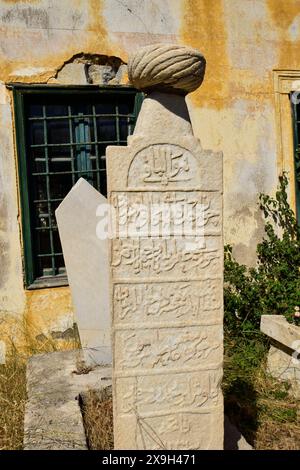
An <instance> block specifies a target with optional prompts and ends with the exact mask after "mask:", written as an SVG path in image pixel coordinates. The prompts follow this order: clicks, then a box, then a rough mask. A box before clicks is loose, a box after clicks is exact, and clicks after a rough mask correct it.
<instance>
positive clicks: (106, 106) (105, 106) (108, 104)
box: [95, 99, 116, 114]
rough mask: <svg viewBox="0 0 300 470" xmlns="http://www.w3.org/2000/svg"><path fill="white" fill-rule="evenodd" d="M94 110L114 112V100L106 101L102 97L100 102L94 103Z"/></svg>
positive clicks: (100, 112)
mask: <svg viewBox="0 0 300 470" xmlns="http://www.w3.org/2000/svg"><path fill="white" fill-rule="evenodd" d="M95 112H96V114H115V113H116V105H115V102H114V100H112V101H108V100H105V99H103V101H102V102H101V103H97V104H96V105H95Z"/></svg>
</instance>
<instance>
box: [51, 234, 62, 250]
mask: <svg viewBox="0 0 300 470" xmlns="http://www.w3.org/2000/svg"><path fill="white" fill-rule="evenodd" d="M53 247H54V253H62V247H61V243H60V238H59V233H58V230H53Z"/></svg>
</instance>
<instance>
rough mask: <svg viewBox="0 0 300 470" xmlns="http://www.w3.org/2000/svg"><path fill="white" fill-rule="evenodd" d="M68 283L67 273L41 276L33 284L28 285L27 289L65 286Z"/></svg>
mask: <svg viewBox="0 0 300 470" xmlns="http://www.w3.org/2000/svg"><path fill="white" fill-rule="evenodd" d="M68 285H69V282H68V278H67V276H65V275H64V276H56V277H50V276H49V277H40V278H37V279H36V280H35V281H34V282H33V283H32V284H30V285H29V286H27V290H34V289H47V288H49V287H64V286H68Z"/></svg>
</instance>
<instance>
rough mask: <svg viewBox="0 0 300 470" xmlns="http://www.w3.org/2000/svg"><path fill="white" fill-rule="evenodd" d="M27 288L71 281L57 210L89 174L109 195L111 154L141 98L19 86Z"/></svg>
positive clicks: (122, 141)
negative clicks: (109, 149)
mask: <svg viewBox="0 0 300 470" xmlns="http://www.w3.org/2000/svg"><path fill="white" fill-rule="evenodd" d="M14 95H15V114H16V124H17V140H18V154H19V177H20V183H21V200H22V225H23V241H24V260H25V275H26V276H25V277H26V284H27V287H49V286H54V285H64V284H66V283H67V278H66V270H65V266H64V259H63V255H62V248H61V244H60V239H59V233H58V229H57V225H56V219H55V209H56V208H57V206H58V205H59V204H60V202H61V201H62V200H63V198H64V197H65V196H66V194H67V193H68V192H69V191H70V189H71V188H72V186H73V185H74V184H75V183H76V181H77V180H78V179H79V178H80V177H83V178H85V179H86V180H87V181H88V182H89V183H90V184H92V185H93V186H94V187H95V188H96V189H98V190H99V191H100V192H101V193H102V194H104V195H106V167H105V149H106V147H107V145H126V141H127V136H128V135H129V134H132V132H133V129H134V125H135V122H136V117H137V113H138V109H139V104H140V102H141V94H139V93H137V92H136V91H135V90H133V89H129V88H126V89H124V88H119V89H115V88H114V89H113V90H111V89H110V90H108V89H106V90H103V89H100V90H99V88H98V89H97V90H95V91H91V90H90V89H88V90H86V89H70V88H66V89H58V88H52V89H51V90H50V89H47V92H46V91H44V90H41V89H35V90H33V89H32V88H24V89H15V90H14Z"/></svg>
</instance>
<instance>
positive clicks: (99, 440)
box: [82, 387, 114, 450]
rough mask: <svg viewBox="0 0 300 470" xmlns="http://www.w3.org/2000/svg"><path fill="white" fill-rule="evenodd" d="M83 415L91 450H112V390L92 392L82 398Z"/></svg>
mask: <svg viewBox="0 0 300 470" xmlns="http://www.w3.org/2000/svg"><path fill="white" fill-rule="evenodd" d="M82 400H83V403H82V415H83V422H84V427H85V432H86V436H87V442H88V446H89V449H90V450H112V449H113V448H114V440H113V438H114V437H113V404H112V396H111V388H110V387H107V388H106V389H104V390H103V391H101V392H97V391H94V390H90V391H89V392H88V393H85V394H84V396H83V397H82Z"/></svg>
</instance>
